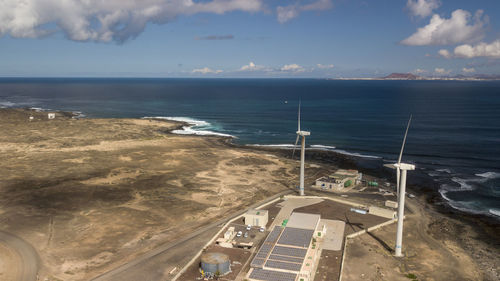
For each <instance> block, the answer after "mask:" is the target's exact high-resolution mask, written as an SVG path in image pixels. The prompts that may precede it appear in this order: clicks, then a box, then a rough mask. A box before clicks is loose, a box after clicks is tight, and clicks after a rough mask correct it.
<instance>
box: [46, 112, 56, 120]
mask: <svg viewBox="0 0 500 281" xmlns="http://www.w3.org/2000/svg"><path fill="white" fill-rule="evenodd" d="M47 118H49V119H55V118H56V114H55V113H49V114H47Z"/></svg>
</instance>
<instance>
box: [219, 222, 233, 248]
mask: <svg viewBox="0 0 500 281" xmlns="http://www.w3.org/2000/svg"><path fill="white" fill-rule="evenodd" d="M234 236H236V231H235V229H234V226H231V227H229V228H228V229H227V231H226V232H224V237H220V238H217V240H216V241H215V242H216V243H217V245H219V246H221V247H224V248H233V243H234V241H233V239H234Z"/></svg>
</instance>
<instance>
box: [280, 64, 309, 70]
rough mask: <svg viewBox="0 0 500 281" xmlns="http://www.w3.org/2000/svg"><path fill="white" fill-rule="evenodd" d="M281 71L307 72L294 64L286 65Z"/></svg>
mask: <svg viewBox="0 0 500 281" xmlns="http://www.w3.org/2000/svg"><path fill="white" fill-rule="evenodd" d="M280 70H281V71H289V72H303V71H305V69H304V68H303V67H302V66H300V65H298V64H296V63H293V64H285V65H284V66H283V67H281V68H280Z"/></svg>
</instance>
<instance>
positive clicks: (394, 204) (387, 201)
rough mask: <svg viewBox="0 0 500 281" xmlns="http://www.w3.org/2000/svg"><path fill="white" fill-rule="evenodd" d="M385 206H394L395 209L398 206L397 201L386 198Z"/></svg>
mask: <svg viewBox="0 0 500 281" xmlns="http://www.w3.org/2000/svg"><path fill="white" fill-rule="evenodd" d="M385 206H386V207H389V208H394V209H396V208H397V207H398V202H395V201H391V200H386V201H385Z"/></svg>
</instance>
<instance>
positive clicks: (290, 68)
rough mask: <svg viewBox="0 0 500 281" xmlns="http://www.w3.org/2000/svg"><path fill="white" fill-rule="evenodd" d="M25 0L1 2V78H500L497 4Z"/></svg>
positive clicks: (457, 0) (454, 0) (453, 0)
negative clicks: (399, 74)
mask: <svg viewBox="0 0 500 281" xmlns="http://www.w3.org/2000/svg"><path fill="white" fill-rule="evenodd" d="M20 2H21V1H17V0H5V1H3V2H2V3H0V35H1V37H0V76H7V77H11V76H35V77H316V78H324V77H378V76H383V75H386V74H389V73H392V72H413V73H416V74H420V75H424V76H433V75H457V74H464V75H471V74H482V73H485V74H500V1H494V0H488V1H482V0H476V1H466V0H463V1H462V0H409V1H406V0H400V1H397V0H392V1H389V0H377V1H358V0H309V1H306V0H304V1H298V0H297V1H278V0H274V1H263V0H206V1H194V0H171V1H166V0H143V1H134V0H108V1H105V2H106V4H102V1H97V0H87V1H81V0H68V1H60V0H26V1H25V4H24V5H21V4H20ZM186 3H187V4H186ZM86 5H87V6H86Z"/></svg>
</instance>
